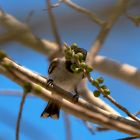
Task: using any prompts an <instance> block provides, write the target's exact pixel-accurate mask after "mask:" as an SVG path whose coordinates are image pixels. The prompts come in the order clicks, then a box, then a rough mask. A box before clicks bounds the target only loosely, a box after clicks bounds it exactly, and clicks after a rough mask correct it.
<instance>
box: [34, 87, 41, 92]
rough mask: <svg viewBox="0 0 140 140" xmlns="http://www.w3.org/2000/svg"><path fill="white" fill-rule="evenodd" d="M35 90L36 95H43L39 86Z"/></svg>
mask: <svg viewBox="0 0 140 140" xmlns="http://www.w3.org/2000/svg"><path fill="white" fill-rule="evenodd" d="M34 90H35V92H36V93H41V87H40V86H38V85H36V86H35V89H34Z"/></svg>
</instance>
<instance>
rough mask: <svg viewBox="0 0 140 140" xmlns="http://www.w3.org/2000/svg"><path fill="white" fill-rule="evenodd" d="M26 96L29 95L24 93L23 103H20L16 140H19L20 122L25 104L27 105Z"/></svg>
mask: <svg viewBox="0 0 140 140" xmlns="http://www.w3.org/2000/svg"><path fill="white" fill-rule="evenodd" d="M26 96H27V93H24V94H23V96H22V99H21V103H20V108H19V113H18V119H17V125H16V140H19V129H20V122H21V117H22V112H23V106H24V103H25V99H26Z"/></svg>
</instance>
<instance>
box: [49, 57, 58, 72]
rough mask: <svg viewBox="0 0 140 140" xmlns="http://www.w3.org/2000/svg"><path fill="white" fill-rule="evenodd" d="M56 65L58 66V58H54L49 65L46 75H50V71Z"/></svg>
mask: <svg viewBox="0 0 140 140" xmlns="http://www.w3.org/2000/svg"><path fill="white" fill-rule="evenodd" d="M57 65H58V58H55V59H53V60H52V62H51V63H50V65H49V68H48V74H51V73H52V71H53V70H54V69H55V68H56V67H57Z"/></svg>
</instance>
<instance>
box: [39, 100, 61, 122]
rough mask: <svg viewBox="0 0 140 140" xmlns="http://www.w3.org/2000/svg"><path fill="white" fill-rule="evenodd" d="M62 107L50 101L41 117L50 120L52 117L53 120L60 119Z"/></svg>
mask: <svg viewBox="0 0 140 140" xmlns="http://www.w3.org/2000/svg"><path fill="white" fill-rule="evenodd" d="M59 112H60V105H59V104H58V103H57V102H56V101H54V100H53V101H52V100H50V101H49V102H48V105H47V106H46V108H45V109H44V111H43V112H42V114H41V117H43V118H48V117H51V118H53V119H59Z"/></svg>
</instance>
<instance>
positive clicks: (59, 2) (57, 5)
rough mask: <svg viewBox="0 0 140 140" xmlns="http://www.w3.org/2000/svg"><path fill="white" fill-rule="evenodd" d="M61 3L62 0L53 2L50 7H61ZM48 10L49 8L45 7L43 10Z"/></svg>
mask: <svg viewBox="0 0 140 140" xmlns="http://www.w3.org/2000/svg"><path fill="white" fill-rule="evenodd" d="M61 3H62V0H59V1H58V2H57V3H55V4H52V5H51V7H50V8H56V7H59V6H60V4H61ZM47 10H48V8H46V9H43V11H47Z"/></svg>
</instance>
